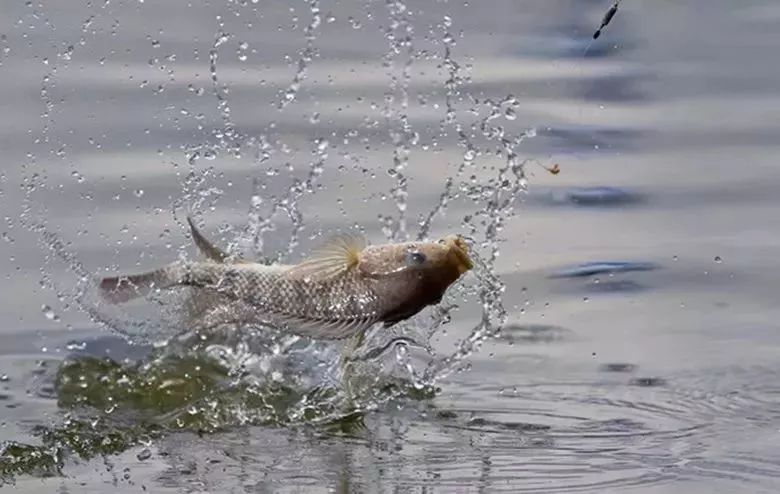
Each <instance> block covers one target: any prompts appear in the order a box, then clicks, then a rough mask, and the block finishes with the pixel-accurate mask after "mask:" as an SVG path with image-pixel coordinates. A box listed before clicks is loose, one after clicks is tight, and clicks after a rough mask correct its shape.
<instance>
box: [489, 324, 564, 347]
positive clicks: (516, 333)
mask: <svg viewBox="0 0 780 494" xmlns="http://www.w3.org/2000/svg"><path fill="white" fill-rule="evenodd" d="M571 334H572V332H571V331H570V330H568V329H566V328H562V327H560V326H550V325H544V324H507V325H505V326H503V327H502V328H501V333H500V334H499V339H500V340H502V341H506V342H508V343H515V342H521V343H550V342H553V341H559V340H562V339H565V338H567V337H569V336H571Z"/></svg>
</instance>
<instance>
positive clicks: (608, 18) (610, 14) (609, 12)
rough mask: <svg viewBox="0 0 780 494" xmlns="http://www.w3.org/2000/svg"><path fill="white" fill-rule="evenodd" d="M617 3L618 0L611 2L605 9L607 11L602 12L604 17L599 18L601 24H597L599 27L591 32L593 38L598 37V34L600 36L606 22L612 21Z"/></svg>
mask: <svg viewBox="0 0 780 494" xmlns="http://www.w3.org/2000/svg"><path fill="white" fill-rule="evenodd" d="M619 3H620V0H618V1H616V2H615V3H614V4H612V7H610V8H609V10H607V13H606V14H604V18H603V19H602V20H601V26H599V28H598V29H596V32H595V33H593V39H598V38H599V36H601V30H602V29H604V28H605V27H607V24H609V23H610V21H612V18H613V17H615V14H616V13H617V9H618V4H619Z"/></svg>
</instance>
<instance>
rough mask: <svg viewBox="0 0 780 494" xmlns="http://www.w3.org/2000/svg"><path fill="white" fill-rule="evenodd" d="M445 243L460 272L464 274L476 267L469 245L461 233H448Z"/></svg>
mask: <svg viewBox="0 0 780 494" xmlns="http://www.w3.org/2000/svg"><path fill="white" fill-rule="evenodd" d="M444 245H446V246H447V247H448V248H449V252H450V259H452V261H453V262H454V263H455V266H456V267H457V268H458V274H459V275H460V274H463V273H465V272H466V271H468V270H470V269H471V268H473V267H474V262H473V261H472V260H471V257H469V254H468V251H469V246H468V244H466V241H465V240H463V238H462V237H461V236H459V235H448V236H447V237H445V238H444Z"/></svg>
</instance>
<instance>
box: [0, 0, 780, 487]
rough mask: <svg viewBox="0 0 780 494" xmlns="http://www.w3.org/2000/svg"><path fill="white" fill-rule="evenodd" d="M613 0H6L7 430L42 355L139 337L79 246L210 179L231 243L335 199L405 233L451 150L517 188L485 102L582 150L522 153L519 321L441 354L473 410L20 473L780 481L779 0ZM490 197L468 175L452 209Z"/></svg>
mask: <svg viewBox="0 0 780 494" xmlns="http://www.w3.org/2000/svg"><path fill="white" fill-rule="evenodd" d="M610 5H611V2H609V1H604V0H576V1H575V0H548V1H545V2H539V1H530V0H524V1H493V2H487V3H483V2H452V1H435V2H434V1H430V2H412V1H409V2H406V3H405V4H402V3H397V2H388V3H385V2H376V1H366V2H353V1H311V2H303V1H300V2H256V1H212V2H206V3H203V4H199V3H197V2H194V3H188V2H155V1H151V0H146V1H144V0H137V1H136V0H132V1H131V0H125V1H90V2H76V3H73V2H68V3H67V4H66V3H62V2H38V1H32V2H6V5H4V7H3V15H2V16H1V18H0V74H2V77H0V95H2V96H0V110H2V118H1V119H0V149H1V150H2V153H0V205H1V207H2V216H3V224H2V226H0V231H2V240H0V263H1V265H2V271H0V272H2V274H3V275H4V278H3V283H2V284H0V300H2V303H0V375H2V379H0V381H2V382H0V406H2V407H4V408H3V409H2V410H3V411H2V413H0V422H2V428H0V440H2V441H7V440H14V441H26V442H30V441H34V440H33V439H30V431H31V430H32V429H33V428H34V427H35V426H38V425H42V424H43V425H48V424H50V423H52V422H53V421H54V422H56V421H57V420H59V411H58V407H57V402H56V400H55V399H53V397H52V393H51V390H48V391H47V390H46V389H44V390H43V391H42V390H41V386H42V385H41V384H40V380H39V379H38V378H37V377H36V376H40V375H41V374H43V373H46V372H49V371H44V370H41V369H46V368H49V369H50V368H52V367H54V368H56V365H57V364H56V363H57V362H58V361H59V360H61V359H62V358H63V357H65V356H66V355H67V354H68V351H69V349H71V347H72V342H74V341H78V342H82V341H87V340H89V341H104V342H107V343H105V345H106V346H107V347H109V348H114V350H113V351H114V352H115V353H119V354H121V353H122V352H132V349H131V348H130V349H128V348H126V345H125V343H122V342H121V340H118V339H117V340H116V341H115V340H113V339H111V338H112V337H113V335H112V333H111V332H110V331H108V330H106V329H102V328H100V327H99V326H98V325H97V324H95V323H94V322H92V321H91V320H90V318H89V317H88V315H87V314H85V313H84V312H83V311H80V310H78V307H76V306H75V305H74V304H73V303H72V300H71V299H70V295H69V293H70V292H71V291H72V290H73V289H74V287H77V286H78V285H79V278H80V276H81V275H80V274H79V273H74V271H73V269H72V267H73V266H74V265H78V266H80V267H81V268H83V269H84V270H85V271H84V272H86V273H90V274H97V273H101V272H107V271H111V272H114V271H117V270H121V271H123V272H127V271H128V270H131V271H134V270H143V269H148V268H152V267H156V266H158V265H160V264H161V263H163V262H168V261H170V260H172V259H174V258H175V256H177V255H178V253H179V250H180V249H186V250H188V251H189V252H192V250H191V247H189V246H188V239H187V236H186V233H187V232H186V229H184V228H183V224H182V222H181V221H182V219H183V214H184V213H185V212H186V210H187V208H190V209H193V210H194V211H195V212H196V215H197V217H198V219H199V220H200V221H202V222H203V225H204V230H205V231H206V232H208V234H209V236H213V237H215V238H219V239H220V241H221V242H223V243H225V244H227V243H229V242H231V241H235V240H236V238H237V232H239V231H241V229H243V228H245V227H246V225H247V224H249V223H251V222H252V221H254V225H255V226H257V225H258V224H260V225H262V224H263V223H262V220H263V219H269V218H270V219H269V223H268V225H274V229H273V230H268V231H267V232H266V233H265V235H264V236H262V237H257V236H255V237H252V235H243V236H239V241H238V242H236V243H235V247H236V248H237V249H243V250H244V251H252V249H255V250H256V251H259V252H260V253H261V254H262V255H267V256H274V255H276V254H277V253H284V251H285V248H286V247H287V246H288V243H287V241H288V238H289V233H290V231H291V229H293V228H294V225H296V221H298V220H296V215H297V214H300V215H301V217H300V218H301V219H300V220H299V221H300V222H301V223H302V225H304V228H303V230H302V231H301V235H300V245H298V246H295V248H294V249H293V252H292V253H291V257H292V258H295V257H297V256H300V255H303V254H304V253H305V252H306V249H308V248H309V247H310V246H311V245H312V244H313V243H314V242H316V241H317V240H318V238H319V236H321V235H323V234H327V233H328V232H331V231H334V230H336V229H340V228H351V227H354V226H359V227H361V228H363V229H364V230H365V231H366V234H367V235H368V236H369V237H370V238H371V239H373V240H376V241H379V240H383V239H386V237H385V236H384V235H385V233H386V232H385V233H383V230H382V228H383V226H385V227H388V228H390V230H392V229H393V225H396V226H397V223H394V222H397V218H398V214H399V211H400V210H404V211H405V212H406V217H407V229H408V230H409V232H410V234H411V235H412V236H415V235H416V233H417V231H418V229H419V223H420V222H421V221H423V222H424V219H425V217H426V215H427V214H428V212H430V211H431V210H432V209H433V208H435V206H436V204H437V203H438V202H439V200H440V197H441V196H442V194H445V193H446V190H447V189H446V179H447V178H448V177H449V178H452V179H453V180H454V183H456V184H459V183H464V182H465V183H468V182H469V181H474V182H475V183H483V184H486V185H485V186H486V187H493V188H495V187H496V182H495V178H496V177H497V176H498V175H497V173H498V170H499V169H500V168H501V167H504V166H506V156H504V155H503V154H502V152H504V151H505V149H506V148H502V147H501V142H502V141H501V139H500V138H495V136H492V137H488V136H487V134H485V129H484V124H486V123H490V125H493V126H496V125H498V126H500V127H501V129H502V131H503V132H506V138H507V139H509V140H511V139H519V141H517V142H516V144H517V145H516V146H514V147H512V149H513V150H514V152H516V153H518V155H519V156H520V158H521V159H533V160H538V162H539V163H541V164H543V165H545V166H548V167H549V166H552V165H553V164H558V165H559V167H560V173H558V174H551V173H549V172H547V171H546V170H544V168H542V167H540V166H537V165H536V164H535V162H529V163H527V164H526V166H525V172H526V175H527V193H526V194H518V196H517V198H516V204H515V205H514V207H515V212H514V213H513V215H512V216H511V217H508V218H507V221H506V222H505V223H504V224H503V229H502V230H501V232H500V237H501V238H502V241H501V242H500V244H498V247H499V249H500V255H499V257H498V258H497V260H496V262H495V265H494V267H495V270H496V272H497V273H498V274H499V275H500V277H501V279H502V280H503V281H504V282H505V283H506V291H505V293H504V297H503V304H504V307H505V308H506V309H507V311H508V324H507V327H506V328H505V329H504V331H502V333H501V336H500V337H498V338H496V339H492V340H489V341H488V342H486V343H485V345H484V346H483V348H481V350H480V351H479V352H478V353H476V354H474V355H472V357H471V358H470V359H469V362H470V370H469V371H468V372H462V373H458V374H455V375H453V376H450V377H449V378H447V379H446V380H445V381H443V382H441V383H439V385H440V386H442V387H443V390H442V392H441V393H440V394H439V396H437V398H436V399H435V402H436V406H437V407H439V408H446V409H447V410H448V411H449V412H448V413H451V414H452V416H450V415H446V417H445V416H444V415H442V416H437V415H436V414H435V413H432V412H431V413H427V414H424V416H423V418H421V417H415V418H411V417H410V416H409V415H408V414H410V413H412V412H407V414H403V413H401V414H400V415H398V413H399V412H395V413H390V412H381V411H380V412H377V414H378V415H379V416H378V417H375V418H374V419H373V420H374V421H375V423H374V424H373V426H372V427H370V429H371V430H372V434H371V436H370V437H368V438H367V437H365V436H359V437H357V438H341V437H331V436H328V437H326V438H318V439H317V440H313V439H312V438H311V437H308V436H307V437H301V436H300V432H289V431H286V430H284V429H281V430H280V429H273V428H271V429H268V428H264V427H250V428H249V429H248V430H246V429H241V428H238V429H236V428H235V427H229V428H228V430H227V431H226V432H224V433H222V434H217V435H210V436H207V437H205V438H198V437H197V436H196V435H194V434H192V433H182V434H180V435H173V436H170V437H168V438H167V439H166V440H165V441H164V442H162V443H161V444H159V445H157V446H156V448H157V449H156V450H155V451H158V450H159V451H162V452H164V453H165V454H164V455H162V454H160V455H158V454H157V453H155V457H154V458H152V459H148V458H145V459H144V460H143V461H142V460H140V459H139V457H138V456H137V453H138V451H137V450H129V451H127V452H125V453H123V454H122V455H120V456H118V457H113V458H112V459H110V460H108V459H107V460H105V461H106V462H109V463H110V465H111V467H110V468H108V470H107V469H106V467H105V465H103V463H102V460H93V461H91V462H85V463H81V464H79V465H73V466H71V467H69V468H70V469H69V470H67V474H68V477H67V478H54V479H40V478H30V477H28V476H23V477H21V478H19V479H17V487H18V488H19V489H20V491H22V492H49V491H50V489H52V488H54V487H58V488H60V489H61V492H87V491H89V492H103V489H105V487H106V485H107V483H108V484H110V483H113V484H114V485H115V486H118V487H117V488H119V489H120V490H122V491H123V492H124V491H127V492H136V491H138V490H139V488H140V486H141V485H144V486H145V487H147V488H149V489H150V490H151V491H152V492H244V491H247V492H265V491H266V490H267V491H269V492H270V491H273V492H278V491H290V492H296V491H309V490H317V489H323V490H325V489H331V490H336V491H339V492H347V491H352V490H356V491H364V492H385V491H387V492H395V491H399V492H400V491H404V492H405V491H408V490H415V491H416V492H439V491H441V492H452V491H453V490H454V489H456V488H460V489H461V490H462V491H463V492H472V491H474V492H476V491H479V490H486V491H495V490H502V489H505V490H508V491H512V492H526V491H528V492H537V491H549V492H565V491H578V492H608V491H611V490H614V491H620V492H626V491H628V490H631V491H636V492H708V493H709V492H735V491H742V492H775V491H776V489H777V487H778V485H779V484H780V482H778V476H780V453H778V450H777V448H776V446H775V445H776V442H777V439H778V434H779V432H778V431H780V385H778V373H780V364H778V359H777V355H778V350H780V348H778V345H780V334H779V333H778V324H777V321H778V320H780V314H778V309H777V303H776V299H777V290H776V279H777V273H778V272H780V263H779V262H778V259H777V255H776V254H777V252H778V249H780V233H778V232H780V215H778V214H777V211H778V208H777V194H776V191H777V190H778V187H779V186H780V173H778V171H777V164H776V159H775V158H776V156H775V154H776V147H777V144H778V135H780V128H778V127H779V125H780V124H778V122H780V119H778V118H777V117H778V109H780V101H778V92H777V87H778V83H780V64H777V63H776V58H777V57H776V54H774V53H775V51H776V46H777V43H778V36H780V34H778V33H780V30H779V29H778V27H779V26H780V4H778V3H777V2H773V1H770V0H766V1H761V0H755V1H751V2H730V1H725V0H706V1H705V0H688V1H685V2H671V1H656V2H639V1H632V0H623V2H621V4H620V8H619V11H618V13H617V15H616V16H615V18H614V19H613V20H612V22H611V23H610V25H609V26H608V27H606V28H605V29H604V31H603V33H602V35H601V37H600V38H599V39H598V40H596V41H592V34H593V31H595V29H596V28H597V27H598V25H599V23H600V21H601V19H602V16H603V15H604V13H605V12H606V11H607V9H608V8H609V6H610ZM407 37H408V39H407ZM447 50H449V57H446V56H445V54H446V51H447ZM453 64H457V67H458V70H457V76H458V79H457V81H455V83H453V84H452V85H448V84H447V81H448V79H450V77H451V76H452V74H453V73H454V72H452V71H453V67H454V66H455V65H453ZM448 109H454V110H455V111H456V114H455V115H454V121H447V112H448ZM481 125H482V127H481ZM457 129H460V130H461V131H462V132H463V133H465V135H467V136H468V137H469V142H472V143H474V145H475V146H476V147H475V150H477V149H478V152H477V153H475V155H474V156H468V155H469V148H468V147H467V146H465V147H464V142H465V141H464V140H463V139H462V138H460V139H459V137H458V132H457ZM520 141H522V142H520ZM394 158H396V159H400V160H401V167H400V168H399V167H398V164H397V163H396V164H394V161H393V160H394ZM464 162H466V163H467V165H468V167H467V171H466V172H464V173H460V174H459V172H458V169H459V167H461V166H462V165H463V164H464ZM399 174H400V175H402V176H403V177H404V179H403V180H401V179H399ZM296 178H297V179H298V180H300V181H303V182H298V183H299V184H300V183H304V184H306V185H305V187H304V188H305V189H306V190H305V191H304V192H303V193H301V194H300V197H297V196H294V197H295V202H296V205H295V207H294V208H292V209H291V211H292V213H289V211H281V212H277V214H276V216H271V211H272V210H273V206H274V204H278V201H279V200H280V198H282V197H284V195H285V194H286V193H287V192H288V191H289V190H291V188H293V190H294V184H295V183H296V182H295V179H296ZM307 180H308V181H309V182H306V181H307ZM398 184H403V186H402V188H401V189H399V188H398ZM456 188H457V187H456ZM399 200H400V201H401V202H400V203H401V204H402V206H401V207H400V208H399V206H398V204H399V202H398V201H399ZM475 204H476V203H475V202H473V201H468V200H464V199H463V196H462V195H460V196H457V195H455V194H453V196H452V201H450V204H449V205H448V208H447V210H446V214H444V215H440V216H437V217H436V220H435V221H434V222H433V224H432V230H431V233H432V235H434V236H435V235H438V234H440V233H445V232H452V231H458V230H462V229H464V228H466V226H464V225H467V224H469V221H470V220H469V218H470V217H472V216H474V214H475V211H476V210H477V206H476V205H475ZM288 213H289V214H288ZM290 216H292V217H293V221H292V222H291V221H290V219H289V217H290ZM33 223H41V224H45V225H46V229H47V230H48V231H50V232H54V233H55V234H56V235H57V237H58V238H59V239H61V241H62V242H63V243H64V248H65V250H67V252H70V253H72V254H73V255H74V256H75V258H74V259H71V261H72V262H71V266H70V268H71V269H69V265H68V264H69V263H68V262H62V261H61V260H60V259H57V258H56V256H53V255H52V253H51V251H50V250H49V249H48V247H47V246H46V245H45V243H42V242H41V236H40V235H38V234H36V233H34V232H32V231H30V228H27V227H26V226H25V225H28V226H29V225H30V224H33ZM477 223H478V222H477ZM244 233H246V232H244ZM257 238H262V242H261V243H258V241H257ZM82 274H83V273H82ZM478 318H479V313H478V312H477V311H476V310H464V311H462V312H460V313H459V314H457V316H456V317H455V320H454V321H453V323H452V326H451V327H450V329H449V330H448V332H447V333H446V334H443V335H439V336H437V338H436V344H437V346H438V347H440V348H447V349H451V348H452V345H453V342H455V341H457V340H458V338H462V337H464V336H466V335H467V334H468V331H469V329H470V328H471V327H472V326H473V324H474V322H475V321H476V320H477V319H478ZM102 351H103V350H102V349H101V352H102ZM47 362H49V363H48V364H47ZM412 408H417V407H416V406H415V407H412ZM452 417H455V418H452ZM391 452H392V454H391ZM142 456H145V455H142ZM214 458H217V461H215V462H213V463H212V462H210V460H209V459H214ZM123 471H127V472H129V474H128V476H129V477H128V478H129V480H128V478H124V477H123V474H122V472H123ZM107 472H108V473H107ZM323 478H324V479H325V480H321V479H323Z"/></svg>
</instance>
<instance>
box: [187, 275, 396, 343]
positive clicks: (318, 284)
mask: <svg viewBox="0 0 780 494" xmlns="http://www.w3.org/2000/svg"><path fill="white" fill-rule="evenodd" d="M290 273H291V270H290V269H289V268H287V269H284V268H276V267H268V268H258V267H256V266H253V265H220V264H214V263H194V264H190V265H188V266H187V267H186V274H185V276H184V277H183V279H182V280H181V283H182V284H185V285H190V286H197V287H201V288H210V289H213V290H215V291H217V292H219V293H222V294H225V295H228V296H230V297H232V298H236V299H241V300H245V301H246V302H248V303H250V304H252V305H253V306H255V307H256V308H257V309H258V310H260V311H262V312H263V313H265V315H267V316H269V317H278V318H282V319H285V320H295V322H296V323H298V324H299V325H300V324H301V323H302V322H303V321H306V320H310V321H316V322H317V323H320V324H324V325H326V326H329V329H332V330H334V331H335V332H336V333H339V332H340V330H341V329H345V330H349V329H352V327H353V326H354V327H357V326H364V325H368V324H372V323H374V322H376V321H377V320H378V319H379V315H380V314H381V313H382V310H383V308H384V307H383V303H382V299H381V298H379V297H377V296H376V293H375V292H374V290H373V289H372V288H371V287H370V286H369V283H367V282H366V281H365V280H364V279H362V278H361V277H360V276H358V275H357V274H356V273H354V272H345V273H343V274H341V275H337V276H334V277H332V278H329V279H327V280H307V279H305V278H297V277H292V276H290ZM347 332H348V331H347ZM328 333H331V331H328ZM330 337H334V336H333V335H330Z"/></svg>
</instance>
